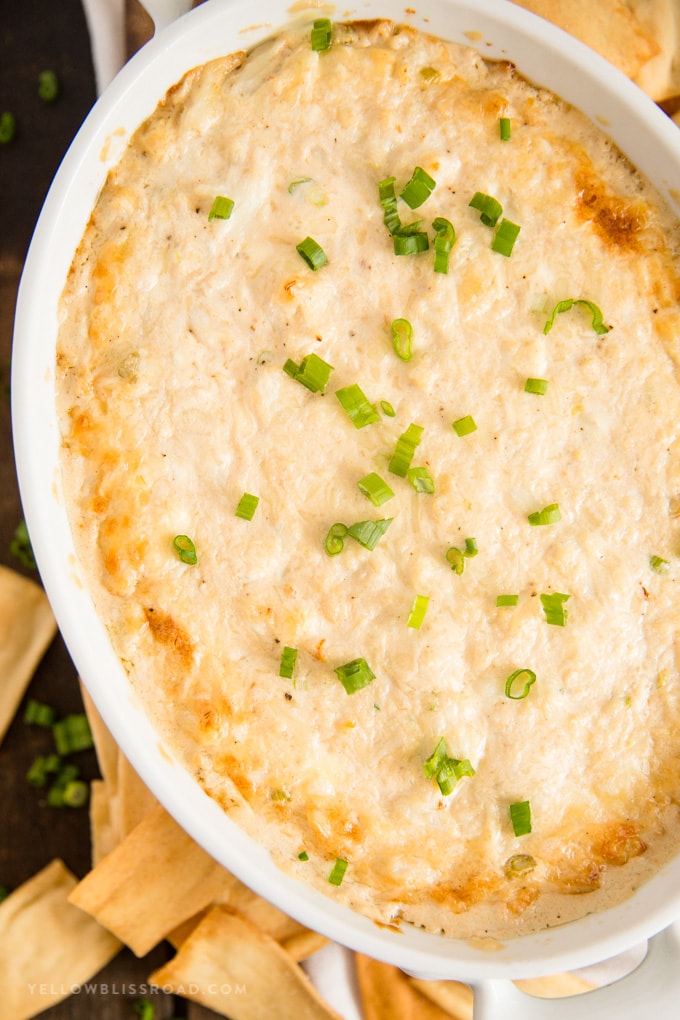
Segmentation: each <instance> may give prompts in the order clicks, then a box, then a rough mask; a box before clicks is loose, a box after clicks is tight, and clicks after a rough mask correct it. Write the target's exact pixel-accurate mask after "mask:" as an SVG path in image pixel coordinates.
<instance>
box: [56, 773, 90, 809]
mask: <svg viewBox="0 0 680 1020" xmlns="http://www.w3.org/2000/svg"><path fill="white" fill-rule="evenodd" d="M61 794H62V800H63V803H64V804H65V805H66V807H73V808H77V807H84V805H85V804H87V802H88V800H89V798H90V787H89V786H88V784H87V783H85V782H83V780H82V779H72V780H71V781H70V782H68V783H66V785H65V786H64V788H63V790H62V791H61Z"/></svg>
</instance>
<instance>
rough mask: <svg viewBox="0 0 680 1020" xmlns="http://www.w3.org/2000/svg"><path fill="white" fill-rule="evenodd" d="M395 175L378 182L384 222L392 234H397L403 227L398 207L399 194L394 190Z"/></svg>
mask: <svg viewBox="0 0 680 1020" xmlns="http://www.w3.org/2000/svg"><path fill="white" fill-rule="evenodd" d="M395 180H396V178H395V177H386V178H385V179H384V180H383V181H380V182H379V184H378V197H379V199H380V205H381V206H382V211H383V223H384V224H385V226H386V227H387V229H388V230H389V232H390V234H396V232H397V231H398V230H399V229H400V228H401V219H400V217H399V211H398V209H397V195H396V192H395V190H394V182H395Z"/></svg>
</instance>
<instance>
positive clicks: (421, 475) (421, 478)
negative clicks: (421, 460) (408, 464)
mask: <svg viewBox="0 0 680 1020" xmlns="http://www.w3.org/2000/svg"><path fill="white" fill-rule="evenodd" d="M406 477H407V478H408V480H409V482H410V483H411V485H412V486H413V488H414V489H415V490H416V492H424V493H427V494H428V495H431V494H432V493H433V492H434V478H433V477H432V475H431V474H430V472H429V471H428V469H427V468H426V467H414V468H409V469H408V471H407V472H406Z"/></svg>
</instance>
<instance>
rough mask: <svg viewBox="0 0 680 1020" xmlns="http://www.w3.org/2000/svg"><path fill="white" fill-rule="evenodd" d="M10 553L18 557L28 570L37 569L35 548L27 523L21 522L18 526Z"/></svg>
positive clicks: (11, 543)
mask: <svg viewBox="0 0 680 1020" xmlns="http://www.w3.org/2000/svg"><path fill="white" fill-rule="evenodd" d="M9 551H10V552H11V554H12V556H16V558H17V559H18V560H19V562H20V563H21V565H22V566H24V567H26V569H27V570H35V569H36V562H35V556H34V555H33V547H32V545H31V539H30V537H29V534H28V528H27V527H26V521H20V522H19V524H17V526H16V528H15V531H14V537H13V538H12V541H11V542H10V546H9Z"/></svg>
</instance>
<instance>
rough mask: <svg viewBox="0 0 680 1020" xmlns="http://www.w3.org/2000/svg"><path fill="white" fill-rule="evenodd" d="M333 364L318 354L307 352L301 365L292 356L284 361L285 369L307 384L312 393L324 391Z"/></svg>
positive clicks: (294, 377)
mask: <svg viewBox="0 0 680 1020" xmlns="http://www.w3.org/2000/svg"><path fill="white" fill-rule="evenodd" d="M333 370H334V369H333V366H332V365H329V364H328V362H327V361H324V360H323V358H320V357H319V356H318V354H307V355H305V357H304V358H303V359H302V361H301V362H300V364H299V365H296V364H295V362H294V361H292V360H291V359H290V358H288V360H287V361H286V362H285V363H284V366H283V371H284V372H285V373H286V375H289V376H290V377H291V379H295V380H297V382H299V383H302V385H303V386H306V387H307V389H308V390H311V391H312V393H323V392H324V391H325V389H326V386H327V385H328V380H329V379H330V375H331V372H332V371H333Z"/></svg>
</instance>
